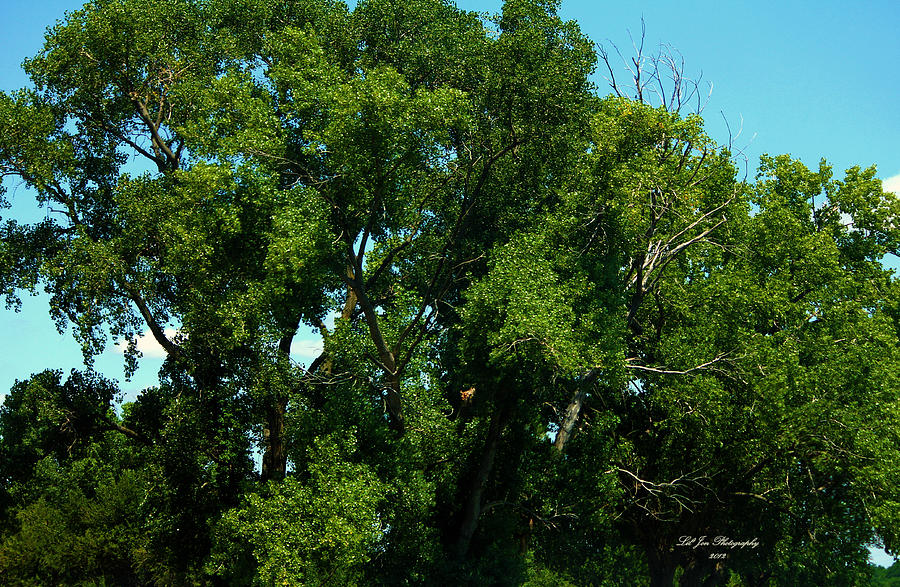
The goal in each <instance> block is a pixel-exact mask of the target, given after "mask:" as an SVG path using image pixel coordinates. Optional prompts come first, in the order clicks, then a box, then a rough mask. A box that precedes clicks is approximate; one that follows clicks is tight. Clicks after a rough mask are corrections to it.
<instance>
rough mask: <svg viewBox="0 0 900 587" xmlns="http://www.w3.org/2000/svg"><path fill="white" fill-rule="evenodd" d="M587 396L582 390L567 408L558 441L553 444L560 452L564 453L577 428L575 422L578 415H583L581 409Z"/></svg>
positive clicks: (557, 435)
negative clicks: (573, 431)
mask: <svg viewBox="0 0 900 587" xmlns="http://www.w3.org/2000/svg"><path fill="white" fill-rule="evenodd" d="M585 395H587V394H585V392H584V391H583V390H581V389H579V390H578V391H576V392H575V395H574V396H573V397H572V401H571V402H569V407H568V408H566V415H565V417H564V418H563V421H562V423H561V424H560V426H559V432H557V433H556V440H554V442H553V446H554V447H555V448H556V450H558V451H559V452H562V451H563V448H565V446H566V442H568V440H569V438H571V437H572V430H573V429H574V428H575V422H576V421H577V420H578V415H579V414H581V407H582V405H584V398H585Z"/></svg>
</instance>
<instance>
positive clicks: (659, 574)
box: [645, 547, 678, 587]
mask: <svg viewBox="0 0 900 587" xmlns="http://www.w3.org/2000/svg"><path fill="white" fill-rule="evenodd" d="M645 552H646V553H647V563H648V566H649V567H650V587H672V586H673V585H674V584H675V569H676V568H677V567H678V565H677V564H676V562H675V561H674V560H673V559H672V557H670V556H666V554H665V553H662V552H660V551H659V550H657V549H656V548H653V547H651V548H647V549H646V550H645Z"/></svg>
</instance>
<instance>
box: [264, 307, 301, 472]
mask: <svg viewBox="0 0 900 587" xmlns="http://www.w3.org/2000/svg"><path fill="white" fill-rule="evenodd" d="M299 326H300V320H299V319H298V320H297V322H296V324H295V325H294V329H293V331H292V332H291V334H289V335H287V336H285V337H283V338H282V339H281V340H280V341H279V342H278V352H279V353H280V354H281V355H282V356H283V358H284V359H285V360H290V355H291V343H292V342H293V340H294V333H295V332H296V330H297V328H298V327H299ZM287 403H288V400H287V398H286V397H280V396H274V397H272V398H271V399H270V400H269V409H268V413H267V414H266V424H265V426H266V427H265V429H264V430H263V440H264V441H265V443H266V452H265V453H263V459H262V474H261V478H262V481H263V482H265V481H268V480H269V479H275V480H279V479H284V476H285V473H286V472H287V454H286V453H285V449H284V416H285V413H286V412H287Z"/></svg>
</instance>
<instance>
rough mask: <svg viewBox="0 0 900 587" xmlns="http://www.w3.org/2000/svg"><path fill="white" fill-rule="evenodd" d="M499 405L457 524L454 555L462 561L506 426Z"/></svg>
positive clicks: (504, 411)
mask: <svg viewBox="0 0 900 587" xmlns="http://www.w3.org/2000/svg"><path fill="white" fill-rule="evenodd" d="M499 403H500V404H501V405H498V406H496V408H495V410H494V413H493V414H492V415H491V424H490V427H489V428H488V433H487V438H486V439H485V442H484V450H483V451H482V453H481V459H480V461H479V463H478V470H477V471H476V472H475V476H474V477H472V480H471V482H470V483H469V488H468V491H467V495H466V504H465V506H464V508H463V512H462V518H461V519H460V524H459V534H458V535H457V540H456V555H457V557H458V558H459V559H464V558H465V557H466V555H467V554H468V552H469V544H470V543H471V542H472V536H474V535H475V530H476V529H477V528H478V518H479V517H480V516H481V505H482V503H481V502H482V497H483V496H484V490H485V488H486V487H487V481H488V477H489V476H490V474H491V471H492V470H493V468H494V459H495V458H496V457H497V447H498V446H499V444H500V435H501V433H502V432H503V428H504V426H505V425H506V417H507V414H506V412H507V408H506V406H505V403H506V402H505V400H502V399H501V400H500V401H499Z"/></svg>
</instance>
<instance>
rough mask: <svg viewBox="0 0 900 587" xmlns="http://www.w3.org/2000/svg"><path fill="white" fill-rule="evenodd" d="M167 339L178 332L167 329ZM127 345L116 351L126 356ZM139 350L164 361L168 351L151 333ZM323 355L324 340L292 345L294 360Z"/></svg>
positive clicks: (301, 340) (142, 339)
mask: <svg viewBox="0 0 900 587" xmlns="http://www.w3.org/2000/svg"><path fill="white" fill-rule="evenodd" d="M165 334H166V337H167V338H169V339H170V340H171V339H173V338H174V337H175V336H177V335H178V331H177V330H176V329H174V328H166V329H165ZM126 348H127V343H126V342H125V341H124V340H121V341H119V342H117V343H116V346H115V351H116V352H117V353H119V354H124V353H125V349H126ZM137 348H138V350H139V351H141V353H143V355H144V357H145V358H152V359H164V358H165V357H166V351H165V350H164V349H163V348H162V347H161V346H160V345H159V343H158V342H156V339H155V338H153V335H152V334H151V333H150V331H149V330H148V331H145V332H144V333H143V334H142V335H140V336H139V337H138V339H137ZM320 354H322V339H321V338H319V339H305V338H299V339H296V340H294V342H293V343H291V356H292V357H293V358H294V360H297V361H300V360H312V359H315V358H316V357H318V356H319V355H320Z"/></svg>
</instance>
